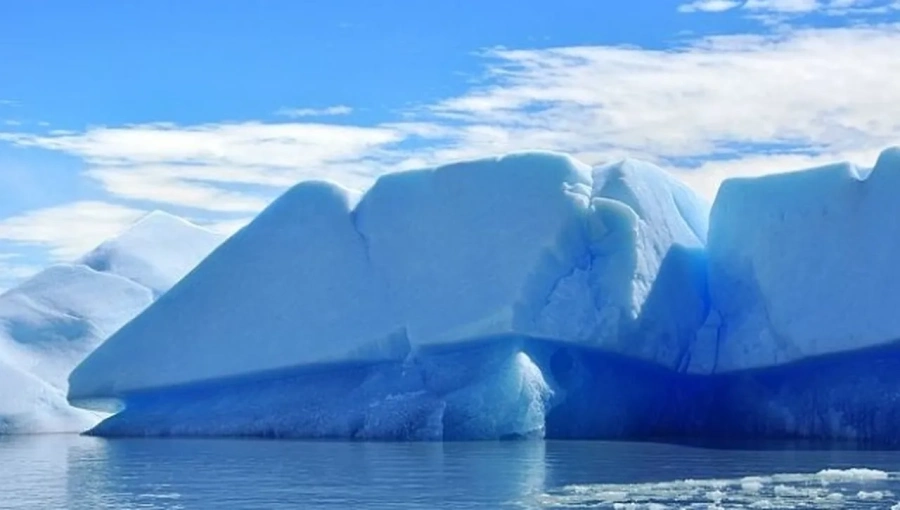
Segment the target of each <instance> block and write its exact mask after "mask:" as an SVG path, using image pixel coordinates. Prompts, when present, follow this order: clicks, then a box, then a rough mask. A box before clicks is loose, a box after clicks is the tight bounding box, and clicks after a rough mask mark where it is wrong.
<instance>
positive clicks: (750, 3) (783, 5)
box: [744, 0, 825, 13]
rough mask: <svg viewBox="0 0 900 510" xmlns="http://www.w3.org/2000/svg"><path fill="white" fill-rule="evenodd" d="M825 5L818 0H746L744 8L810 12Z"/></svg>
mask: <svg viewBox="0 0 900 510" xmlns="http://www.w3.org/2000/svg"><path fill="white" fill-rule="evenodd" d="M824 6H825V5H824V4H823V3H821V2H819V0H747V3H745V4H744V9H747V10H751V11H770V12H785V13H799V12H812V11H815V10H818V9H821V8H823V7H824Z"/></svg>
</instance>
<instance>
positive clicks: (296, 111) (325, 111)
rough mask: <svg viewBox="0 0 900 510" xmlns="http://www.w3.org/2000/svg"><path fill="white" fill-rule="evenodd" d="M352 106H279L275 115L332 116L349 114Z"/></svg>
mask: <svg viewBox="0 0 900 510" xmlns="http://www.w3.org/2000/svg"><path fill="white" fill-rule="evenodd" d="M351 113H353V108H350V107H349V106H345V105H337V106H329V107H327V108H281V109H279V110H278V111H277V112H275V114H276V115H280V116H282V117H290V118H300V117H334V116H337V115H350V114H351Z"/></svg>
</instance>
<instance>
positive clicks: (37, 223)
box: [0, 201, 146, 261]
mask: <svg viewBox="0 0 900 510" xmlns="http://www.w3.org/2000/svg"><path fill="white" fill-rule="evenodd" d="M144 214H146V211H144V210H140V209H133V208H130V207H125V206H121V205H115V204H109V203H106V202H99V201H82V202H72V203H69V204H63V205H60V206H56V207H50V208H46V209H39V210H36V211H32V212H29V213H26V214H22V215H20V216H14V217H12V218H6V219H4V220H0V239H5V240H8V241H13V242H18V243H22V244H24V245H29V246H39V247H42V248H46V249H48V251H49V252H50V254H51V255H52V256H53V257H54V258H55V259H57V260H64V261H71V260H74V259H76V258H78V257H80V256H81V255H83V254H85V253H87V252H88V251H90V250H91V249H93V248H94V247H95V246H96V245H97V244H99V242H101V241H102V240H104V239H108V238H110V237H113V236H115V235H116V234H118V233H120V232H122V231H123V230H125V229H126V228H127V227H128V226H129V225H131V224H132V223H134V222H135V221H137V220H138V219H139V218H140V217H141V216H143V215H144Z"/></svg>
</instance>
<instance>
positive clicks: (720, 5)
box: [678, 0, 741, 13]
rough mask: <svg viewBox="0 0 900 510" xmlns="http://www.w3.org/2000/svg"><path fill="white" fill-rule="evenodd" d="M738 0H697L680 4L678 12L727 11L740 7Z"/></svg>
mask: <svg viewBox="0 0 900 510" xmlns="http://www.w3.org/2000/svg"><path fill="white" fill-rule="evenodd" d="M740 6H741V2H738V1H736V0H695V1H694V2H690V3H687V4H682V5H679V6H678V12H686V13H691V12H725V11H729V10H731V9H734V8H736V7H740Z"/></svg>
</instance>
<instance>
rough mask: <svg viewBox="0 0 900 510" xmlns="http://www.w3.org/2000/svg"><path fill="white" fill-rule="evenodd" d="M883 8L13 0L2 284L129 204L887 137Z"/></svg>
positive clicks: (237, 219)
mask: <svg viewBox="0 0 900 510" xmlns="http://www.w3.org/2000/svg"><path fill="white" fill-rule="evenodd" d="M898 22H900V0H748V1H738V0H734V1H732V0H698V1H694V2H690V1H688V2H685V1H668V0H635V1H630V2H613V1H600V0H597V1H589V0H557V1H555V2H536V1H534V2H521V1H511V0H509V1H507V0H486V1H482V2H470V3H460V2H449V1H439V0H435V1H429V2H422V1H414V0H395V1H387V2H367V1H362V0H337V1H331V2H294V1H287V0H284V1H280V0H270V1H267V2H238V1H224V2H223V1H211V0H197V1H192V2H175V1H165V2H118V1H111V0H110V1H98V2H91V4H90V6H87V7H86V6H85V4H77V3H73V2H63V1H61V0H60V1H43V2H16V3H14V4H10V6H7V7H6V8H5V9H4V14H3V16H2V17H0V62H2V71H3V78H2V79H0V288H3V287H8V286H10V285H13V284H15V282H17V281H19V280H21V279H22V278H24V277H26V276H27V275H28V274H30V273H33V272H34V271H36V270H38V269H40V268H41V267H44V266H46V265H47V264H50V263H53V262H56V261H65V260H71V259H72V258H74V257H76V256H77V255H78V254H80V253H82V252H84V251H86V250H88V249H90V247H92V246H93V245H95V244H97V243H99V242H100V241H102V240H103V239H105V238H108V237H109V236H112V235H114V234H115V233H116V232H118V231H120V230H121V229H122V228H125V227H126V226H127V225H128V224H129V223H131V222H132V221H134V220H135V219H137V218H138V217H140V215H142V214H144V213H145V212H146V211H149V210H153V209H163V210H167V211H170V212H173V213H175V214H179V215H182V216H185V217H187V218H189V219H191V220H193V221H196V222H199V223H203V224H206V225H209V226H210V227H211V228H216V229H219V230H222V231H225V232H228V231H232V230H233V229H234V228H236V227H238V226H239V225H241V224H243V223H244V222H246V221H247V220H248V219H249V218H251V217H252V216H253V214H255V213H256V212H257V211H258V210H259V209H260V208H261V207H263V206H264V205H265V204H266V203H267V202H268V201H269V200H271V199H272V198H273V197H274V196H276V195H277V194H278V193H279V192H281V191H282V190H283V189H284V188H285V187H286V186H288V185H289V184H290V183H293V182H296V181H298V180H301V179H309V178H326V179H330V180H334V181H337V182H341V183H343V184H345V185H347V186H350V187H355V188H365V187H366V186H367V185H369V184H370V183H371V181H372V180H373V179H374V178H375V177H376V176H377V175H379V174H381V173H384V172H387V171H394V170H402V169H408V168H415V167H419V166H426V165H433V164H438V163H442V162H447V161H453V160H457V159H462V158H469V157H478V156H484V155H491V154H496V153H502V152H506V151H510V150H521V149H528V148H535V149H554V150H564V151H567V152H571V153H573V154H575V155H576V156H577V157H579V158H580V159H583V160H585V161H586V162H588V163H601V162H604V161H608V160H611V159H616V158H619V157H623V156H626V155H628V156H635V157H640V158H644V159H648V160H651V161H654V162H656V163H658V164H660V165H661V166H663V167H665V168H667V169H670V170H671V171H673V172H675V173H677V174H678V175H679V176H680V177H682V178H683V179H685V180H686V181H687V182H688V183H689V184H690V185H692V186H693V187H694V188H695V189H696V190H697V191H698V192H699V193H701V194H703V195H705V196H706V197H708V198H710V199H712V198H713V197H714V195H715V190H716V189H717V187H718V184H719V183H720V182H721V181H722V179H724V178H727V177H731V176H740V175H761V174H765V173H770V172H774V171H783V170H790V169H796V168H802V167H805V166H811V165H815V164H819V163H823V162H828V161H833V160H835V159H848V160H851V161H854V162H857V163H859V164H861V165H864V166H865V165H871V164H872V163H873V162H874V158H875V157H876V156H877V153H878V151H879V150H880V149H882V148H884V147H886V146H888V145H892V144H897V143H900V88H898V87H895V86H894V85H893V84H895V83H897V81H898V79H900V59H897V58H896V57H895V55H896V51H897V48H900V28H898V25H897V23H898Z"/></svg>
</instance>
